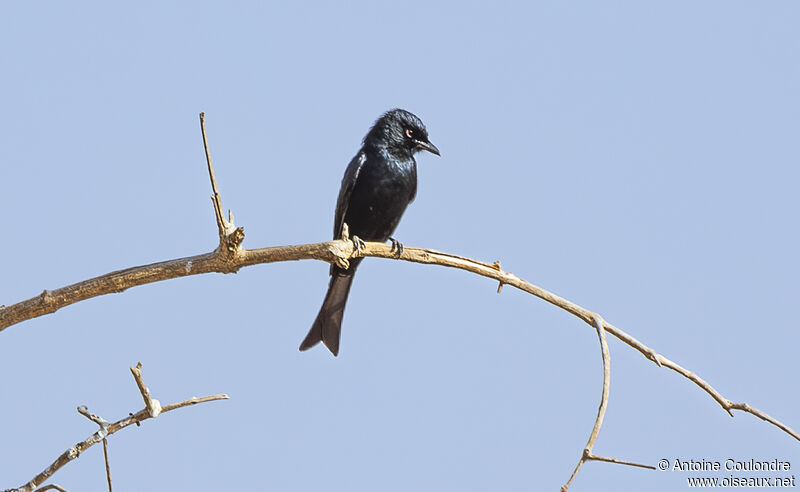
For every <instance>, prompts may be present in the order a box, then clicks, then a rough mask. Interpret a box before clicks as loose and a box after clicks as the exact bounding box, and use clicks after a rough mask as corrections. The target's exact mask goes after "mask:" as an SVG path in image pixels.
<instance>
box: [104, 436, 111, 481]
mask: <svg viewBox="0 0 800 492" xmlns="http://www.w3.org/2000/svg"><path fill="white" fill-rule="evenodd" d="M103 459H104V460H105V462H106V480H108V492H113V490H112V488H111V467H110V466H109V465H108V439H103Z"/></svg>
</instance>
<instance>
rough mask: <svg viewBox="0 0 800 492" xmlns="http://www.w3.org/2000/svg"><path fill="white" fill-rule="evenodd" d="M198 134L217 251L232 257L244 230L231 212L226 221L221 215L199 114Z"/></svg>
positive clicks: (203, 122)
mask: <svg viewBox="0 0 800 492" xmlns="http://www.w3.org/2000/svg"><path fill="white" fill-rule="evenodd" d="M200 132H201V133H202V134H203V148H204V149H205V152H206V163H207V164H208V177H209V179H211V190H212V191H213V192H214V195H213V196H212V197H211V201H212V202H213V203H214V215H215V216H216V218H217V229H218V230H219V249H220V250H221V251H223V252H226V253H227V254H228V255H234V254H235V253H236V251H238V250H239V248H240V247H241V245H242V241H244V229H243V228H241V227H236V225H235V224H234V218H233V212H232V211H231V210H228V219H229V220H225V215H224V214H223V213H222V198H221V197H220V194H219V190H218V189H217V178H216V177H214V165H213V164H211V151H210V150H209V149H208V137H207V136H206V114H205V113H200Z"/></svg>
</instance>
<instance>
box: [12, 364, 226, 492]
mask: <svg viewBox="0 0 800 492" xmlns="http://www.w3.org/2000/svg"><path fill="white" fill-rule="evenodd" d="M141 368H142V363H141V362H139V363H138V364H137V365H136V367H135V368H134V367H131V372H132V373H133V375H134V379H136V385H137V386H139V391H140V392H142V394H143V395H144V392H143V391H142V388H144V389H145V391H146V390H147V387H146V386H144V382H143V381H142V380H141V379H142V372H141ZM147 394H148V396H147V398H146V399H145V405H146V406H145V408H143V409H142V410H139V411H138V412H136V413H135V414H134V413H132V414H129V415H128V416H127V417H125V418H124V419H121V420H118V421H116V422H114V423H109V422H107V421H106V420H105V419H103V418H102V417H98V416H97V415H94V414H92V413H89V411H88V409H87V408H86V406H85V405H81V406H80V407H78V413H80V414H81V415H83V416H84V417H86V418H88V419H89V420H91V421H92V422H94V423H96V424H97V425H99V426H100V430H98V431H97V432H95V433H94V434H92V435H91V436H89V437H87V438H86V439H84V440H83V441H81V442H79V443H77V444H76V445H74V446H72V447H71V448H69V449H67V450H66V451H64V452H63V453H61V455H60V456H59V457H58V458H56V460H55V461H53V463H52V464H50V466H48V467H47V468H45V469H44V471H42V472H41V473H39V474H38V475H36V476H35V477H33V478H32V479H31V481H30V482H28V483H26V484H25V485H22V486H21V487H19V488H16V489H8V490H6V491H4V492H31V491H34V490H36V491H37V492H38V491H39V490H48V489H56V490H64V489H62V488H61V487H59V486H58V485H54V484H51V485H47V486H45V487H42V488H41V489H36V487H37V486H38V485H40V484H42V483H43V482H45V481H46V480H47V479H49V478H50V477H52V476H53V474H55V472H57V471H58V470H59V469H61V468H62V467H63V466H64V465H66V464H67V463H69V462H70V461H72V460H74V459H75V458H77V457H78V456H80V454H81V453H82V452H84V451H86V450H87V449H89V448H90V447H92V446H94V445H95V444H97V443H98V442H101V441H103V443H104V446H105V440H106V437H107V436H110V435H111V434H114V433H115V432H117V431H119V430H122V429H124V428H125V427H128V426H129V425H132V424H136V425H139V423H140V422H142V421H143V420H147V419H151V418H155V417H157V416H158V413H157V414H156V415H153V414H152V412H151V410H150V408H148V405H147V400H148V399H150V396H149V391H148V392H147ZM227 399H228V395H225V394H220V395H212V396H204V397H203V398H197V397H195V396H193V397H191V398H189V399H188V400H184V401H181V402H178V403H173V404H171V405H167V406H165V407H163V408H161V412H160V413H164V412H169V411H170V410H175V409H177V408H182V407H186V406H190V405H196V404H197V403H203V402H207V401H214V400H227ZM153 401H155V402H158V400H153ZM159 407H160V405H159ZM105 456H106V474H107V478H108V488H109V490H111V471H110V470H109V468H108V454H107V452H106V454H105Z"/></svg>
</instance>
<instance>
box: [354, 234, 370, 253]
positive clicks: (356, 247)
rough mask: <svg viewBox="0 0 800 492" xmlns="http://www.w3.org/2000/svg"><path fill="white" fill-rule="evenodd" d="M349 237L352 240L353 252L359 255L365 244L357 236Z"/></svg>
mask: <svg viewBox="0 0 800 492" xmlns="http://www.w3.org/2000/svg"><path fill="white" fill-rule="evenodd" d="M351 239H352V240H353V248H354V250H355V251H354V252H355V253H356V254H357V255H361V253H363V252H364V248H366V247H367V244H366V243H365V242H364V241H363V240H362V239H361V238H360V237H358V236H353V237H352V238H351Z"/></svg>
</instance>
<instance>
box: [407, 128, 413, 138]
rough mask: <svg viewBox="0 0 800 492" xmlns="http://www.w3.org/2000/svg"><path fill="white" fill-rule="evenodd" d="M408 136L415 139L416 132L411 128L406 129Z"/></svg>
mask: <svg viewBox="0 0 800 492" xmlns="http://www.w3.org/2000/svg"><path fill="white" fill-rule="evenodd" d="M406 136H407V137H408V138H414V130H412V129H411V128H406Z"/></svg>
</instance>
